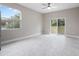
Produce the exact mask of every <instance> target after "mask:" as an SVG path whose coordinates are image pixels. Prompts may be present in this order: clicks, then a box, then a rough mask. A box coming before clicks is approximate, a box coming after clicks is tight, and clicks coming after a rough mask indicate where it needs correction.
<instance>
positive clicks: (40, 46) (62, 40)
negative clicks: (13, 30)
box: [0, 34, 79, 56]
mask: <svg viewBox="0 0 79 59" xmlns="http://www.w3.org/2000/svg"><path fill="white" fill-rule="evenodd" d="M0 55H1V56H77V55H78V56H79V39H76V38H67V37H65V36H63V35H52V34H51V35H40V36H36V37H32V38H28V39H24V40H21V41H16V42H13V43H9V44H6V45H4V46H2V50H1V51H0Z"/></svg>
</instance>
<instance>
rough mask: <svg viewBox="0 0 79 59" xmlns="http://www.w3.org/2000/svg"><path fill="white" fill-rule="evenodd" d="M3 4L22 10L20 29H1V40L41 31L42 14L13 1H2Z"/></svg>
mask: <svg viewBox="0 0 79 59" xmlns="http://www.w3.org/2000/svg"><path fill="white" fill-rule="evenodd" d="M4 5H5V6H9V7H12V8H15V9H19V10H20V11H21V12H22V21H21V28H20V29H16V30H2V33H1V37H2V41H7V40H12V39H14V38H18V37H24V36H29V35H33V34H37V33H42V14H40V13H38V12H35V11H33V10H30V9H28V8H25V7H23V6H21V5H18V4H15V3H11V4H9V3H6V4H5V3H4Z"/></svg>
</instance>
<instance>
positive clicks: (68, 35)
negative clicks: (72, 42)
mask: <svg viewBox="0 0 79 59" xmlns="http://www.w3.org/2000/svg"><path fill="white" fill-rule="evenodd" d="M66 36H67V37H72V38H78V39H79V36H77V35H74V34H66Z"/></svg>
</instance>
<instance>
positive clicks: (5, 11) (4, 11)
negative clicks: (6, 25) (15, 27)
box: [0, 5, 18, 18]
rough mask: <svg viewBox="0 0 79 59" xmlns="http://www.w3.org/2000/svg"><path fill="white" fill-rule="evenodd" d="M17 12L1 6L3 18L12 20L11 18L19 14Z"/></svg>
mask: <svg viewBox="0 0 79 59" xmlns="http://www.w3.org/2000/svg"><path fill="white" fill-rule="evenodd" d="M16 11H17V10H16ZM16 11H15V9H12V8H9V7H7V6H4V5H0V12H1V17H5V18H10V17H11V16H14V15H16V14H18V12H16Z"/></svg>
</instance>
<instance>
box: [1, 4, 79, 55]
mask: <svg viewBox="0 0 79 59" xmlns="http://www.w3.org/2000/svg"><path fill="white" fill-rule="evenodd" d="M0 20H1V22H0V24H1V40H0V41H1V51H0V56H79V3H0Z"/></svg>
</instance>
